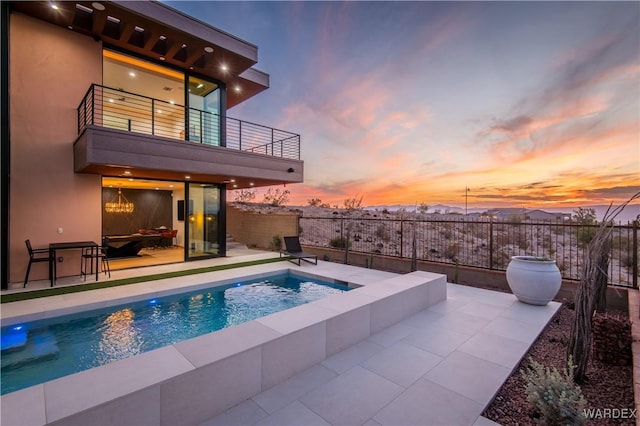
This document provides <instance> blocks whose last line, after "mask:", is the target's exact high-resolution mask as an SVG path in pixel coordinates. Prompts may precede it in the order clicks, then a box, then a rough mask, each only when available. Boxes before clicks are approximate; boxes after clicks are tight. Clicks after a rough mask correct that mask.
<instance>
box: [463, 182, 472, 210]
mask: <svg viewBox="0 0 640 426" xmlns="http://www.w3.org/2000/svg"><path fill="white" fill-rule="evenodd" d="M469 191H471V190H470V189H469V187H468V186H465V188H464V215H465V216H466V215H467V199H468V197H469Z"/></svg>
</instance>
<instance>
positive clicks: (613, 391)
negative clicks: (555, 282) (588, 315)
mask: <svg viewBox="0 0 640 426" xmlns="http://www.w3.org/2000/svg"><path fill="white" fill-rule="evenodd" d="M574 316H575V312H574V311H573V310H572V309H570V308H569V307H568V306H567V304H563V305H562V307H561V308H560V310H559V311H558V313H557V314H556V316H555V317H554V318H553V319H552V320H551V322H550V323H549V324H548V325H547V327H546V328H545V329H544V331H543V332H542V334H541V335H540V336H539V337H538V339H537V340H536V341H535V342H534V344H533V345H532V346H531V348H530V349H529V352H528V353H527V355H525V357H524V358H523V361H522V362H521V364H520V365H519V366H518V368H517V369H516V370H515V371H514V372H513V373H512V374H511V376H510V377H509V379H507V381H506V382H505V383H504V385H503V386H502V388H501V389H500V391H499V392H498V394H497V395H496V397H495V398H494V400H493V402H492V403H491V405H490V406H489V407H488V408H487V409H486V410H485V412H484V413H483V416H485V417H487V418H489V419H491V420H493V421H494V422H497V423H499V424H501V425H505V426H506V425H530V424H535V423H534V418H533V411H532V410H531V408H530V407H529V403H528V402H527V399H526V395H525V392H524V388H525V382H524V380H523V378H522V376H521V374H520V370H521V369H522V368H524V367H525V366H526V365H528V359H529V357H531V358H533V359H534V360H536V361H538V362H539V363H541V364H543V365H545V366H548V367H556V368H557V369H559V370H560V369H563V368H564V367H565V360H566V354H567V342H568V340H569V336H570V334H571V324H572V322H573V318H574ZM581 388H582V393H583V395H584V397H585V399H586V400H587V405H586V409H598V408H600V409H608V408H611V409H615V408H617V409H629V410H632V409H633V407H634V398H633V370H632V367H631V366H612V365H605V364H603V363H602V362H600V361H598V360H597V359H594V357H593V356H591V357H590V362H589V366H588V369H587V381H586V383H585V384H584V385H582V386H581ZM586 424H587V425H635V419H590V420H587V423H586Z"/></svg>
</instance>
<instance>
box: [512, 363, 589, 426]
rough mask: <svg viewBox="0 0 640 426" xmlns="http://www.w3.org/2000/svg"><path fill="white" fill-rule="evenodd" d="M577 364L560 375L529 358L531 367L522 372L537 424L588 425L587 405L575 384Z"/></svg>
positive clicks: (554, 369)
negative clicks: (586, 417) (585, 410)
mask: <svg viewBox="0 0 640 426" xmlns="http://www.w3.org/2000/svg"><path fill="white" fill-rule="evenodd" d="M574 369H575V366H574V365H573V360H572V359H571V358H569V362H568V363H567V368H565V369H564V370H563V371H558V369H557V368H555V367H553V368H549V367H545V366H544V365H542V364H540V363H538V362H536V361H535V360H533V359H532V358H529V367H528V368H527V369H526V370H521V373H522V376H523V377H524V379H525V381H526V387H525V392H526V394H527V401H529V404H530V405H531V407H532V408H533V410H534V411H535V415H536V416H537V418H536V419H535V422H536V423H538V424H545V425H569V424H570V425H580V424H583V423H584V421H585V416H584V407H585V405H586V403H587V401H586V400H585V399H584V396H583V395H582V390H581V389H580V386H578V385H577V384H575V383H574V381H573V370H574Z"/></svg>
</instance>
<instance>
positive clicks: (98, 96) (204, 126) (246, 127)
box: [78, 84, 300, 160]
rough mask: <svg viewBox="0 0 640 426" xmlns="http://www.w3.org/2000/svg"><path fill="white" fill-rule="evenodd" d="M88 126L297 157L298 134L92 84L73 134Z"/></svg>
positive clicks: (82, 104)
mask: <svg viewBox="0 0 640 426" xmlns="http://www.w3.org/2000/svg"><path fill="white" fill-rule="evenodd" d="M89 125H94V126H100V127H108V128H112V129H119V130H124V131H128V132H134V133H140V134H145V135H154V136H160V137H165V138H169V139H176V140H184V141H189V142H194V143H202V144H207V145H214V146H221V147H224V148H228V149H236V150H240V151H247V152H252V153H256V154H264V155H268V156H272V157H282V158H289V159H294V160H299V159H300V135H298V134H295V133H290V132H287V131H284V130H278V129H274V128H271V127H266V126H262V125H260V124H255V123H250V122H247V121H243V120H237V119H235V118H230V117H223V116H220V115H219V114H214V113H211V112H207V111H201V110H198V109H194V108H186V107H184V106H181V105H176V104H172V103H169V102H165V101H161V100H159V99H153V98H149V97H146V96H142V95H137V94H135V93H130V92H125V91H123V90H118V89H113V88H109V87H105V86H101V85H98V84H92V85H91V87H90V88H89V90H88V91H87V94H86V95H85V97H84V99H83V100H82V102H81V103H80V105H79V106H78V134H80V133H82V131H83V130H84V129H85V127H87V126H89Z"/></svg>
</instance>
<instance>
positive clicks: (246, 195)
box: [234, 189, 256, 203]
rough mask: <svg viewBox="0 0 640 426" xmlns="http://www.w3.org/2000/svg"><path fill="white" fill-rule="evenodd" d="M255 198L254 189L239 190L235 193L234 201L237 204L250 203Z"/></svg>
mask: <svg viewBox="0 0 640 426" xmlns="http://www.w3.org/2000/svg"><path fill="white" fill-rule="evenodd" d="M255 198H256V190H255V189H239V190H236V191H235V194H234V200H235V201H237V202H238V203H250V202H252V201H253V200H254V199H255Z"/></svg>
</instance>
